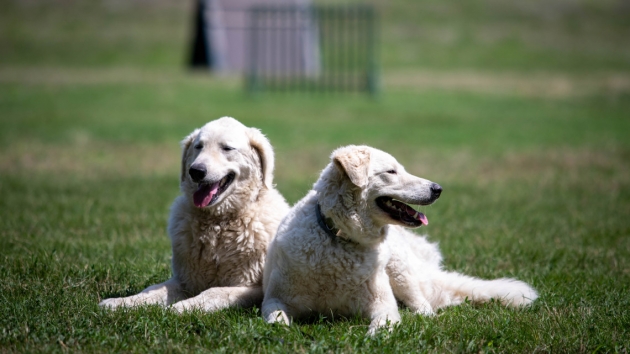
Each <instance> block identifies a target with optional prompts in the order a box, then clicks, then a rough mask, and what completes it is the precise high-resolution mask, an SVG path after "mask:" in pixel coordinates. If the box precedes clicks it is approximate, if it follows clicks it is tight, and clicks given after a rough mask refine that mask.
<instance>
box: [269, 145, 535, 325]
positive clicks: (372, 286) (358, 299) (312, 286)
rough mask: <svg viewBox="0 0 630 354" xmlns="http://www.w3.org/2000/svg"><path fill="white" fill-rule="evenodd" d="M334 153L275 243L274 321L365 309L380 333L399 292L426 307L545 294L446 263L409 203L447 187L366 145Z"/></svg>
mask: <svg viewBox="0 0 630 354" xmlns="http://www.w3.org/2000/svg"><path fill="white" fill-rule="evenodd" d="M331 159H332V162H331V163H330V164H329V165H328V166H327V167H326V168H325V169H324V170H323V172H322V173H321V176H320V178H319V180H318V181H317V182H316V183H315V184H314V186H313V190H312V191H310V192H309V193H308V194H307V195H306V197H305V198H304V199H302V200H301V201H299V202H298V203H297V204H296V205H295V206H294V207H293V208H292V209H291V211H290V212H289V214H288V215H287V216H286V218H285V219H284V220H283V221H282V223H281V224H280V226H279V228H278V233H277V235H276V238H275V239H274V240H273V241H272V243H271V245H270V247H269V253H268V255H267V262H266V264H265V271H264V277H263V289H264V292H265V297H264V301H263V304H262V313H263V316H264V318H265V320H266V321H267V322H280V323H285V324H289V323H290V321H291V320H290V319H291V318H292V317H300V316H303V315H307V314H310V313H313V312H317V313H323V314H327V313H331V312H334V313H337V314H341V315H346V316H347V315H354V314H359V315H361V316H364V317H367V318H369V319H370V320H371V323H370V328H369V333H370V334H374V333H375V332H376V330H377V329H379V328H380V327H383V326H385V325H386V324H387V323H388V322H389V323H390V324H394V323H397V322H399V321H400V315H399V313H398V308H397V303H396V299H398V300H400V301H402V302H403V303H404V304H405V305H406V306H407V307H408V308H410V309H411V310H412V311H414V312H416V313H419V314H425V315H431V314H433V313H434V311H435V310H436V309H438V308H440V307H444V306H449V305H455V304H459V303H461V302H462V301H464V300H465V299H466V298H468V299H470V300H471V301H476V302H482V301H487V300H489V299H491V298H496V299H497V300H499V301H501V302H502V303H504V304H506V305H512V306H520V305H526V304H529V303H530V302H532V301H533V300H534V299H536V297H537V295H536V292H535V291H534V290H533V289H532V288H531V287H529V286H528V285H527V284H525V283H523V282H520V281H516V280H511V279H498V280H492V281H486V280H481V279H475V278H471V277H467V276H464V275H461V274H458V273H454V272H446V271H444V270H442V269H441V265H440V263H441V260H442V257H441V255H440V252H439V250H438V249H437V247H436V246H435V245H434V244H431V243H429V242H427V241H426V239H425V238H424V237H421V236H417V235H415V234H413V233H411V232H409V231H407V230H405V229H404V227H407V228H414V227H419V226H422V225H426V224H428V220H427V218H426V216H424V214H422V213H419V212H417V211H416V210H414V209H412V208H411V207H410V206H408V205H407V204H413V205H428V204H431V203H433V202H434V201H435V200H436V199H437V198H438V197H439V196H440V194H441V192H442V188H441V187H440V186H439V185H438V184H436V183H433V182H431V181H428V180H426V179H422V178H419V177H416V176H413V175H411V174H409V173H407V172H406V171H405V169H404V167H403V166H401V165H400V164H399V163H398V162H397V161H396V159H394V158H393V157H392V156H391V155H389V154H387V153H385V152H383V151H380V150H376V149H373V148H370V147H367V146H347V147H343V148H339V149H337V150H335V151H334V152H333V153H332V156H331Z"/></svg>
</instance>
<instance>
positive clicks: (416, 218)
mask: <svg viewBox="0 0 630 354" xmlns="http://www.w3.org/2000/svg"><path fill="white" fill-rule="evenodd" d="M376 205H377V206H378V207H379V208H381V209H382V210H383V211H384V212H386V213H387V214H388V215H389V216H390V217H391V218H392V219H394V220H396V221H399V222H401V223H403V224H405V225H407V226H409V227H418V226H422V225H429V220H428V219H427V217H426V216H424V214H422V213H421V212H419V211H416V210H415V209H414V208H412V207H410V206H409V205H407V204H405V203H403V202H401V201H398V200H396V199H394V198H390V197H378V198H376Z"/></svg>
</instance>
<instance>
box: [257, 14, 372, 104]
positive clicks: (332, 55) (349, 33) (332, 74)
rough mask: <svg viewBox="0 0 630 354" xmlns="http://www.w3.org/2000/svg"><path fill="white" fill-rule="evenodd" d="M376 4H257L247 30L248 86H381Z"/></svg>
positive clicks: (321, 89) (320, 89)
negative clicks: (377, 66)
mask: <svg viewBox="0 0 630 354" xmlns="http://www.w3.org/2000/svg"><path fill="white" fill-rule="evenodd" d="M375 22H376V19H375V13H374V10H373V9H372V7H369V6H365V5H353V6H351V5H346V6H308V7H307V6H279V5H276V6H271V5H270V6H255V7H253V8H251V9H250V10H249V25H250V28H249V30H248V31H247V33H248V40H247V41H246V44H247V46H248V48H247V50H246V51H245V52H246V53H249V58H248V59H249V63H248V64H249V65H247V68H248V69H247V73H246V75H245V77H246V81H247V89H248V91H249V92H255V91H260V90H266V91H287V92H289V91H302V92H322V93H328V92H351V91H364V92H368V93H370V94H376V92H377V84H378V82H377V71H376V65H377V64H376V63H377V60H376V50H377V48H376V41H377V34H376V28H375V27H376V26H375Z"/></svg>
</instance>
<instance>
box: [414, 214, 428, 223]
mask: <svg viewBox="0 0 630 354" xmlns="http://www.w3.org/2000/svg"><path fill="white" fill-rule="evenodd" d="M416 219H418V220H420V222H421V223H422V224H424V225H429V219H427V217H426V216H424V214H422V213H418V216H417V217H416Z"/></svg>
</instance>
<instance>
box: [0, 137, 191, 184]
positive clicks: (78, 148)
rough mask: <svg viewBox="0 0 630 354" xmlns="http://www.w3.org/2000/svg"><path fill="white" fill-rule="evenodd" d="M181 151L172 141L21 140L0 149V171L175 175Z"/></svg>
mask: <svg viewBox="0 0 630 354" xmlns="http://www.w3.org/2000/svg"><path fill="white" fill-rule="evenodd" d="M179 159H180V151H179V148H178V147H177V145H175V144H128V143H112V142H102V141H89V142H88V141H83V142H82V141H77V142H75V143H73V144H71V145H52V144H44V143H41V142H38V141H21V142H19V143H17V144H14V145H11V146H10V147H9V148H8V149H6V150H4V151H2V152H0V170H2V171H3V173H4V174H6V175H14V176H31V175H33V174H36V175H40V176H54V177H70V176H74V177H78V178H85V179H99V178H112V177H114V178H115V177H121V178H123V177H148V176H167V175H172V176H173V178H174V179H176V178H178V168H179Z"/></svg>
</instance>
